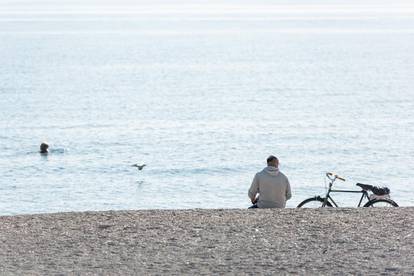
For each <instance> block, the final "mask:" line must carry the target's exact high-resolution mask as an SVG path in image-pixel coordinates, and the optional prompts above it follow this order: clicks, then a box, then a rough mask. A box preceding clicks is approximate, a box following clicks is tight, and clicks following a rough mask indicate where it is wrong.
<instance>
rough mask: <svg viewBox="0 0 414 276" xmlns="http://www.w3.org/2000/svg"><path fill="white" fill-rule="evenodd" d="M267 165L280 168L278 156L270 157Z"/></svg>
mask: <svg viewBox="0 0 414 276" xmlns="http://www.w3.org/2000/svg"><path fill="white" fill-rule="evenodd" d="M266 161H267V165H268V166H271V167H276V168H277V167H279V159H277V157H276V156H273V155H270V156H269V157H268V158H267V159H266Z"/></svg>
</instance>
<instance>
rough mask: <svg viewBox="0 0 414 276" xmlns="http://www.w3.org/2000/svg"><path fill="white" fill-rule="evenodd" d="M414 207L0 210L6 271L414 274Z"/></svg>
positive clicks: (1, 264) (0, 256) (0, 265)
mask: <svg viewBox="0 0 414 276" xmlns="http://www.w3.org/2000/svg"><path fill="white" fill-rule="evenodd" d="M413 213H414V208H380V209H378V208H377V209H374V208H356V209H331V208H326V209H325V208H324V209H262V210H246V209H216V210H209V209H194V210H145V211H106V212H82V213H55V214H38V215H20V216H3V217H0V274H2V275H56V274H59V275H96V274H99V275H144V274H145V275H156V274H157V275H160V274H167V275H189V274H196V275H199V274H206V275H212V274H215V275H217V274H233V275H236V274H237V275H253V274H262V275H263V274H267V275H268V274H300V275H320V274H324V275H337V274H341V275H343V274H353V275H358V274H360V275H368V274H372V275H374V274H382V275H389V274H393V275H395V274H405V275H406V274H409V275H413V274H414V253H413V249H414V230H413V228H412V225H414V215H413Z"/></svg>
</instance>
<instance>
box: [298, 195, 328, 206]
mask: <svg viewBox="0 0 414 276" xmlns="http://www.w3.org/2000/svg"><path fill="white" fill-rule="evenodd" d="M324 200H325V199H324V198H322V197H320V196H316V197H311V198H308V199H305V200H304V201H302V202H301V203H299V205H298V207H297V208H320V207H322V204H323V202H324ZM326 207H332V204H331V203H330V202H329V201H327V202H326Z"/></svg>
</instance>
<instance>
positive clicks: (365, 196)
mask: <svg viewBox="0 0 414 276" xmlns="http://www.w3.org/2000/svg"><path fill="white" fill-rule="evenodd" d="M327 177H328V178H329V179H330V180H331V181H330V182H329V189H328V191H327V192H326V195H325V198H324V201H323V204H322V207H326V205H327V202H328V201H329V202H330V203H331V204H333V206H335V207H339V206H338V204H336V202H335V200H333V198H332V197H331V196H330V194H331V193H354V194H356V193H361V194H362V195H361V199H360V200H359V203H358V206H357V207H361V203H362V201H363V200H364V198H366V199H367V200H368V201H369V196H368V192H367V191H365V190H360V191H356V190H335V189H332V186H333V183H334V182H335V180H336V179H337V176H335V177H334V178H330V177H329V176H328V175H327Z"/></svg>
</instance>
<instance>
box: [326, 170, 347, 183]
mask: <svg viewBox="0 0 414 276" xmlns="http://www.w3.org/2000/svg"><path fill="white" fill-rule="evenodd" d="M326 176H327V177H328V178H330V176H333V177H334V179H339V180H342V181H345V178H343V177H340V176H339V175H337V174H333V173H331V172H327V173H326Z"/></svg>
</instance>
